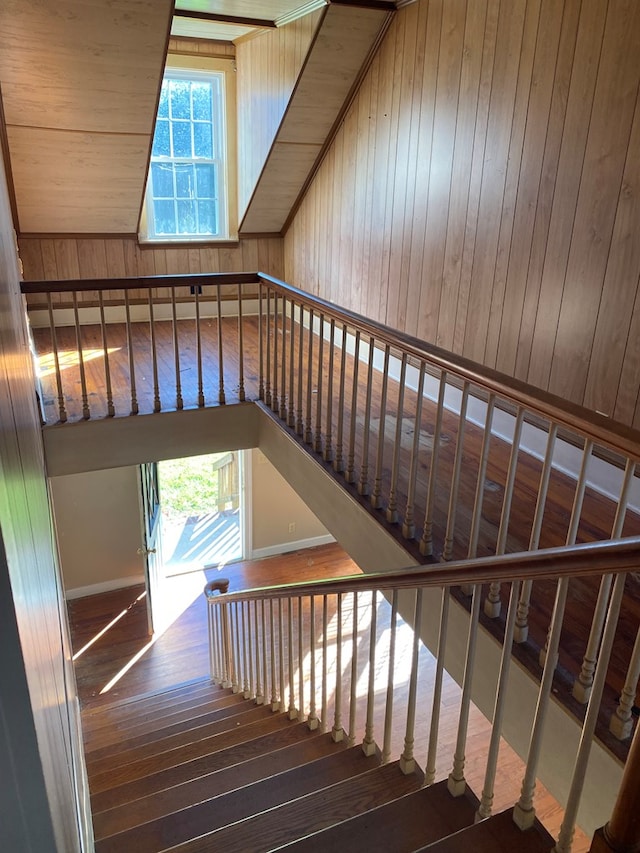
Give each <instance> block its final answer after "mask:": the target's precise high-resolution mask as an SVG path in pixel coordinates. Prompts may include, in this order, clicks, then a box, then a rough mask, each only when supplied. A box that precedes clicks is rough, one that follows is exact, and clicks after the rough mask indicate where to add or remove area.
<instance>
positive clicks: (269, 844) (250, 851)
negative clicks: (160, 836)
mask: <svg viewBox="0 0 640 853" xmlns="http://www.w3.org/2000/svg"><path fill="white" fill-rule="evenodd" d="M420 784H421V777H419V776H416V775H413V774H412V775H408V776H405V775H404V774H403V773H401V771H400V769H399V768H398V765H397V763H395V762H394V763H392V764H386V765H384V766H383V767H379V768H376V769H375V770H369V771H368V772H366V773H364V774H363V775H362V776H359V777H358V785H357V786H354V785H353V783H352V782H351V781H346V782H340V783H338V784H336V785H332V786H331V787H330V788H324V789H323V790H321V791H316V792H314V793H313V794H308V795H306V796H303V797H301V798H300V799H297V800H295V801H293V802H290V803H288V804H286V805H284V806H281V807H280V808H279V809H273V810H271V811H268V812H265V813H264V814H261V815H256V816H255V817H252V818H249V819H248V820H244V821H242V822H240V823H235V824H232V825H230V826H228V827H226V828H225V829H222V830H219V831H218V832H215V833H209V834H207V835H203V836H201V837H200V838H196V839H194V840H193V841H187V842H185V843H184V844H179V845H176V846H174V847H173V848H171V849H172V850H174V851H175V853H178V851H179V853H205V852H206V851H211V850H226V851H228V853H236V851H237V853H240V851H242V853H264V851H268V850H273V849H276V848H277V847H280V846H282V845H283V844H287V843H289V842H291V841H293V840H294V839H295V838H299V837H300V836H302V835H306V834H309V833H311V832H318V831H319V830H321V829H324V828H326V827H328V826H331V825H332V824H334V823H337V822H338V821H341V820H347V819H348V818H350V817H353V816H354V815H356V814H359V813H360V812H361V811H363V810H365V809H369V808H375V807H376V806H379V805H382V804H383V803H385V802H388V801H390V800H392V799H395V798H396V797H400V796H402V795H403V794H406V793H409V792H410V791H414V790H417V789H418V788H419V787H420Z"/></svg>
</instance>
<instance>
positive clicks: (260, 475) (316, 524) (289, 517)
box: [251, 449, 333, 556]
mask: <svg viewBox="0 0 640 853" xmlns="http://www.w3.org/2000/svg"><path fill="white" fill-rule="evenodd" d="M251 492H252V495H253V500H252V528H253V553H254V556H268V555H269V554H275V553H283V552H284V551H288V550H295V549H296V548H304V547H311V546H312V545H314V544H320V542H321V541H323V542H326V541H330V540H331V539H332V538H333V537H331V536H330V534H329V533H328V531H327V528H326V527H324V525H323V524H321V523H320V521H319V520H318V519H317V517H316V516H315V515H314V514H313V513H312V512H311V510H310V509H309V507H308V506H307V505H306V504H305V503H304V501H303V500H302V498H300V497H299V496H298V494H297V492H295V491H294V490H293V489H292V488H291V486H290V485H289V484H288V483H287V481H286V480H285V479H284V477H283V476H282V475H281V474H279V473H278V471H277V470H276V468H274V466H273V465H272V464H271V462H269V460H268V459H267V457H266V456H265V455H264V453H262V452H261V451H260V450H257V449H255V450H252V451H251ZM290 524H295V530H293V531H290V530H289V525H290Z"/></svg>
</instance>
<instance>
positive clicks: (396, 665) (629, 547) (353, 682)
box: [205, 538, 640, 853]
mask: <svg viewBox="0 0 640 853" xmlns="http://www.w3.org/2000/svg"><path fill="white" fill-rule="evenodd" d="M639 545H640V539H638V538H636V539H633V540H628V541H626V542H624V543H604V544H599V545H587V546H577V547H575V546H574V547H572V548H565V549H558V550H555V551H546V552H536V553H525V554H519V555H508V556H502V557H494V558H484V559H480V560H476V561H474V562H473V563H469V562H468V561H463V562H458V563H451V564H449V565H447V566H439V567H429V568H422V569H419V568H416V569H410V570H408V571H406V572H396V573H390V574H378V575H375V574H374V575H371V574H368V575H358V576H353V577H348V578H342V579H326V580H324V581H318V582H314V583H301V584H288V585H286V586H282V587H271V588H266V589H261V590H252V591H246V592H236V591H231V592H228V593H227V592H226V587H225V582H220V581H217V582H213V583H212V584H209V585H208V586H207V587H206V588H205V594H206V595H207V599H208V603H209V638H210V652H211V671H212V677H213V678H214V679H215V680H216V681H218V682H219V683H221V684H223V685H224V686H225V687H230V688H232V689H233V691H234V692H242V693H244V696H245V698H246V699H253V700H254V701H255V702H256V703H258V704H262V703H265V704H266V703H269V704H270V705H271V707H272V709H273V710H274V711H288V713H289V715H290V717H291V719H298V720H306V721H307V723H308V726H309V728H310V729H315V728H318V727H320V728H321V730H323V731H331V734H332V736H333V739H334V740H336V741H338V740H342V739H347V740H348V742H349V744H350V745H353V744H355V743H356V742H359V743H361V744H362V749H363V751H364V752H365V754H366V755H371V754H373V753H374V751H375V750H376V749H377V748H378V747H380V749H381V754H382V759H383V761H385V762H387V761H390V760H398V762H399V767H400V769H401V770H402V772H404V773H412V772H413V771H414V769H415V766H416V762H417V761H418V760H419V759H418V752H420V753H421V755H422V756H423V761H424V764H422V765H421V769H422V770H424V774H425V784H427V785H429V784H432V783H433V782H434V781H436V780H437V779H440V778H443V775H444V774H443V767H442V764H443V762H446V766H447V767H451V768H452V769H451V771H450V773H449V775H448V788H449V791H450V793H451V794H452V795H453V796H460V795H461V794H463V793H464V791H465V787H466V785H467V779H466V775H465V771H466V764H467V761H468V760H469V759H473V762H474V763H476V762H477V761H478V749H477V744H476V745H475V746H474V745H472V744H470V743H468V727H469V715H470V711H471V708H472V706H471V696H472V682H473V680H474V678H475V679H476V680H478V679H483V678H485V675H483V674H481V673H478V672H476V650H477V645H478V607H476V606H472V609H471V619H470V621H469V628H468V637H467V646H466V649H467V651H466V658H465V663H464V676H463V679H462V692H461V697H460V700H459V706H458V709H457V720H458V723H457V733H456V737H455V747H452V748H450V751H449V752H447V750H446V749H445V750H444V751H443V749H442V748H441V745H440V743H439V740H440V738H441V715H442V713H443V711H444V710H446V713H447V715H448V716H449V717H451V715H452V714H455V713H456V711H455V710H454V708H453V707H451V705H450V703H449V704H443V678H444V677H445V655H446V654H449V653H450V650H449V649H448V643H449V640H450V629H449V621H450V620H449V604H450V595H449V587H450V586H451V585H452V584H470V585H471V586H472V588H473V598H474V602H475V601H479V596H480V590H481V584H482V583H485V582H486V581H488V580H494V581H495V582H496V583H498V582H503V581H507V582H508V583H509V585H510V598H509V610H508V614H507V619H506V629H505V635H504V642H503V644H502V651H501V659H500V666H499V672H498V675H497V680H496V687H495V693H494V700H493V713H492V715H491V717H490V719H491V731H490V735H489V737H488V748H487V751H486V754H484V755H483V756H482V765H483V766H484V768H485V772H484V781H483V785H482V796H481V799H480V803H479V806H478V811H477V815H476V818H477V820H482V819H484V818H487V817H489V816H490V815H491V813H492V807H493V805H492V804H493V800H494V794H495V788H496V776H497V773H498V770H499V766H500V765H499V749H500V742H501V736H502V733H503V722H504V719H505V714H506V712H507V703H508V701H511V702H513V695H511V696H510V695H509V694H510V691H511V692H512V693H513V689H514V688H513V687H512V686H511V684H510V663H511V657H512V655H511V644H512V641H513V632H514V628H515V622H516V614H517V606H518V598H519V591H520V586H521V583H522V581H521V580H514V579H513V578H514V577H515V576H516V575H517V576H519V577H520V578H526V579H528V580H530V581H534V580H540V579H541V578H543V577H548V576H554V577H559V578H560V579H561V581H560V584H559V587H558V595H557V598H556V604H555V608H554V614H553V619H552V623H551V631H550V640H549V646H548V649H547V656H546V662H545V666H544V670H543V674H542V678H541V680H540V684H539V687H538V690H537V697H536V701H535V714H533V716H532V721H531V727H530V735H529V748H528V753H527V756H526V767H525V770H524V773H523V778H522V787H521V792H520V796H519V799H518V791H517V790H514V791H513V800H512V803H514V804H515V805H514V810H513V819H514V821H515V823H516V824H517V825H518V826H519V827H520V828H521V829H522V830H526V829H528V828H530V827H531V826H533V824H534V819H535V815H536V811H535V806H534V795H535V789H536V779H537V776H538V771H539V766H540V762H541V759H544V756H543V750H544V748H545V734H548V733H547V732H546V729H547V727H548V725H549V715H550V705H551V703H552V696H551V686H552V682H553V674H554V670H555V667H556V661H557V656H558V643H559V637H560V633H561V629H562V622H563V607H562V592H561V588H560V585H561V583H562V581H563V580H566V579H568V578H570V577H575V576H579V575H580V574H583V573H584V572H585V571H586V569H585V567H586V566H588V567H589V568H588V571H590V572H592V573H595V574H603V573H604V574H605V575H612V576H614V577H615V581H614V584H613V593H612V596H611V599H610V601H609V602H608V604H607V608H606V627H605V630H604V633H603V637H602V643H601V647H600V653H599V658H598V663H597V667H596V670H595V674H594V680H593V684H592V689H591V693H590V698H589V703H588V708H587V712H586V714H585V717H584V720H583V723H582V728H581V733H580V738H579V745H578V748H577V750H576V752H575V755H574V756H573V774H572V776H571V782H570V785H569V789H568V793H567V796H566V804H565V812H564V818H563V821H562V825H561V827H560V831H559V834H558V838H557V842H556V844H555V846H554V853H567V851H569V850H570V849H571V846H572V839H573V835H574V830H575V824H576V818H577V815H578V811H579V806H580V800H581V796H582V792H583V787H584V785H585V778H586V772H587V767H588V763H589V756H590V752H591V749H592V744H593V735H594V731H595V726H596V721H597V717H598V711H599V706H600V702H601V699H602V692H603V686H604V682H605V675H606V670H607V666H608V662H609V657H610V655H611V651H612V648H613V646H614V638H615V635H616V631H617V626H618V614H619V611H620V606H621V603H622V599H623V593H624V585H625V574H624V573H625V572H628V571H637V569H638V568H639V567H640V552H639V551H638V546H639ZM226 583H228V582H226ZM429 590H432V591H436V592H437V591H439V590H441V609H440V620H439V631H438V639H437V651H436V655H435V673H432V672H431V671H430V672H429V674H428V677H427V678H426V679H425V677H424V676H425V672H424V670H421V667H420V665H419V648H420V637H419V630H417V629H416V630H413V633H412V638H411V640H410V642H407V639H406V636H404V637H401V636H400V633H399V626H400V624H401V623H402V625H403V628H406V625H405V623H404V622H402V620H401V617H400V613H401V612H403V611H404V614H405V616H406V617H407V618H408V622H409V624H411V625H413V626H422V625H423V624H424V622H423V616H424V613H423V598H424V595H425V593H426V592H427V591H429ZM218 591H221V593H222V594H218V595H217V594H216V592H218ZM383 595H384V596H385V597H386V599H387V600H388V601H389V602H390V603H391V608H390V611H389V608H388V607H386V608H385V607H381V605H383V604H385V601H384V599H383ZM379 620H380V621H384V624H383V625H379V624H378V622H379ZM381 629H382V630H381ZM401 646H402V647H403V648H402V650H401ZM402 658H404V660H402ZM407 659H410V666H409V671H408V672H407V666H406V663H407ZM403 664H404V666H403ZM401 669H404V673H401V671H400V670H401ZM422 682H425V683H422ZM365 683H366V687H363V686H362V685H364V684H365ZM359 685H360V686H359ZM518 689H522V688H521V687H518V686H516V687H515V690H518ZM426 705H428V706H429V709H430V712H428V713H427V714H426V715H425V713H424V711H425V706H426ZM420 712H422V713H420ZM418 717H420V721H419V722H418V724H417V720H418ZM525 717H526V714H525V715H522V718H521V719H520V723H521V724H522V725H523V726H526V725H527V724H528V720H527V719H525ZM547 744H548V742H547ZM423 746H424V749H423V748H422V747H423ZM566 757H567V756H565V755H563V756H562V757H561V758H558V757H557V756H556V760H562V759H565V758H566ZM552 763H553V762H552ZM638 772H640V771H639V770H638V768H635V770H634V769H633V768H627V772H626V776H627V779H628V780H629V781H628V784H627V786H626V788H625V790H624V791H623V792H622V794H621V802H622V806H621V807H620V808H619V809H617V810H616V813H615V821H614V822H613V826H612V827H611V826H610V830H612V831H613V833H614V837H615V839H616V843H619V842H624V843H626V844H628V845H629V844H630V845H634V844H636V845H637V843H638V841H640V837H639V836H638V833H637V826H636V823H635V816H634V815H632V814H628V813H627V814H625V810H624V802H625V801H626V800H625V798H627V797H628V796H629V795H630V792H633V790H634V788H633V786H634V785H635V784H636V782H635V780H636V779H637V774H638ZM634 774H635V775H634ZM607 793H608V794H611V793H614V792H611V791H609V792H607ZM603 849H612V850H618V849H620V850H623V849H624V850H627V849H628V850H631V849H635V846H624V847H622V846H621V847H618V846H615V847H611V848H606V847H605V848H603Z"/></svg>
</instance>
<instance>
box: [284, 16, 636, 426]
mask: <svg viewBox="0 0 640 853" xmlns="http://www.w3.org/2000/svg"><path fill="white" fill-rule="evenodd" d="M639 56H640V3H637V2H636V0H609V2H608V3H607V2H599V0H583V2H580V0H447V2H442V0H419V2H417V3H415V4H412V5H409V6H407V7H405V8H404V9H402V10H401V11H399V12H398V13H397V15H396V17H395V20H394V23H393V24H392V27H391V29H390V30H389V32H388V34H387V36H386V38H385V40H384V42H383V44H382V46H381V49H380V51H379V53H378V55H377V57H376V59H375V61H374V63H373V65H372V67H371V69H370V70H369V73H368V75H367V76H366V78H365V81H364V83H363V85H362V87H361V89H360V91H359V93H358V96H357V97H356V99H355V102H354V103H353V105H352V107H351V109H350V111H349V113H348V114H347V116H346V118H345V121H344V123H343V125H342V127H341V129H340V131H339V133H338V136H337V138H336V139H335V142H334V144H333V145H332V147H331V148H330V150H329V152H328V155H327V157H326V159H325V161H324V163H323V165H322V167H321V169H320V171H319V173H318V175H317V176H316V178H315V181H314V182H313V184H312V186H311V188H310V190H309V192H308V194H307V196H306V198H305V200H304V202H303V204H302V206H301V208H300V210H299V212H298V215H297V216H296V218H295V221H294V222H293V224H292V226H291V228H290V229H289V231H288V233H287V235H286V237H285V278H286V279H287V280H288V281H290V282H291V283H293V284H296V285H298V286H300V287H303V288H304V289H306V290H309V291H311V292H313V293H317V294H320V295H322V296H324V297H327V298H329V299H331V300H334V301H335V302H337V303H339V304H342V305H345V306H347V307H349V308H352V309H354V310H356V311H360V312H362V313H363V314H366V315H368V316H370V317H373V318H375V319H378V320H381V321H383V322H386V323H388V324H390V325H391V326H393V327H395V328H398V329H401V330H404V331H406V332H408V333H411V334H415V335H418V336H420V337H421V338H423V339H426V340H428V341H432V342H435V343H437V344H439V345H441V346H443V347H445V348H447V349H450V350H453V351H455V352H457V353H462V354H464V355H465V356H468V357H470V358H472V359H474V360H476V361H479V362H482V363H484V364H487V365H490V366H491V367H496V368H498V369H499V370H501V371H504V372H505V373H508V374H511V375H514V376H517V377H519V378H521V379H524V380H526V381H529V382H531V383H533V384H534V385H537V386H538V387H541V388H545V389H548V390H550V391H552V392H554V393H557V394H560V395H561V396H563V397H565V398H568V399H570V400H573V401H575V402H577V403H581V404H584V405H586V406H588V407H590V408H592V409H595V410H599V411H602V412H604V413H605V414H607V415H609V416H611V417H614V418H616V419H617V420H620V421H622V422H624V423H627V424H632V425H634V426H636V427H640V402H639V398H638V387H639V385H640V290H639V288H638V284H639V275H640V109H639V108H638V88H639V82H640V62H638V57H639Z"/></svg>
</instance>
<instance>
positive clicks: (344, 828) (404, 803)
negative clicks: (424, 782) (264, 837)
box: [283, 781, 478, 853]
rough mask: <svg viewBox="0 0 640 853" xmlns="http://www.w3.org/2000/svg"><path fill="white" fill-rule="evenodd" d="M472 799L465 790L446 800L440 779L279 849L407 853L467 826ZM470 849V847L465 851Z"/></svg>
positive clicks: (305, 852) (474, 801) (296, 852)
mask: <svg viewBox="0 0 640 853" xmlns="http://www.w3.org/2000/svg"><path fill="white" fill-rule="evenodd" d="M477 805H478V800H477V798H476V797H475V796H473V794H472V793H471V792H470V791H469V789H467V791H466V792H465V794H464V796H462V797H452V796H451V794H449V791H448V790H447V783H446V781H442V782H439V783H438V784H436V785H431V786H430V787H428V788H422V789H420V790H419V791H414V792H412V793H410V794H407V795H405V796H404V797H399V798H398V799H397V800H393V802H391V803H386V804H385V805H383V806H378V808H376V809H372V810H371V811H368V812H366V813H365V814H363V815H359V816H358V817H353V818H351V819H350V820H346V821H343V822H342V823H338V824H336V825H335V826H332V827H330V828H329V829H325V830H324V831H323V832H318V833H316V834H314V835H308V836H307V837H306V838H302V839H300V840H299V841H295V842H293V843H292V844H289V845H287V846H286V847H285V848H283V849H284V850H286V851H290V853H325V851H327V850H348V851H349V853H389V851H391V850H393V853H412V851H414V850H417V849H419V848H420V847H421V846H424V845H425V844H427V843H430V842H432V841H436V840H438V839H440V838H443V837H444V836H446V835H450V834H451V833H453V832H458V831H459V830H461V829H463V828H464V827H467V826H471V825H472V824H473V819H474V815H475V811H476V808H477ZM469 849H471V848H469Z"/></svg>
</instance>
